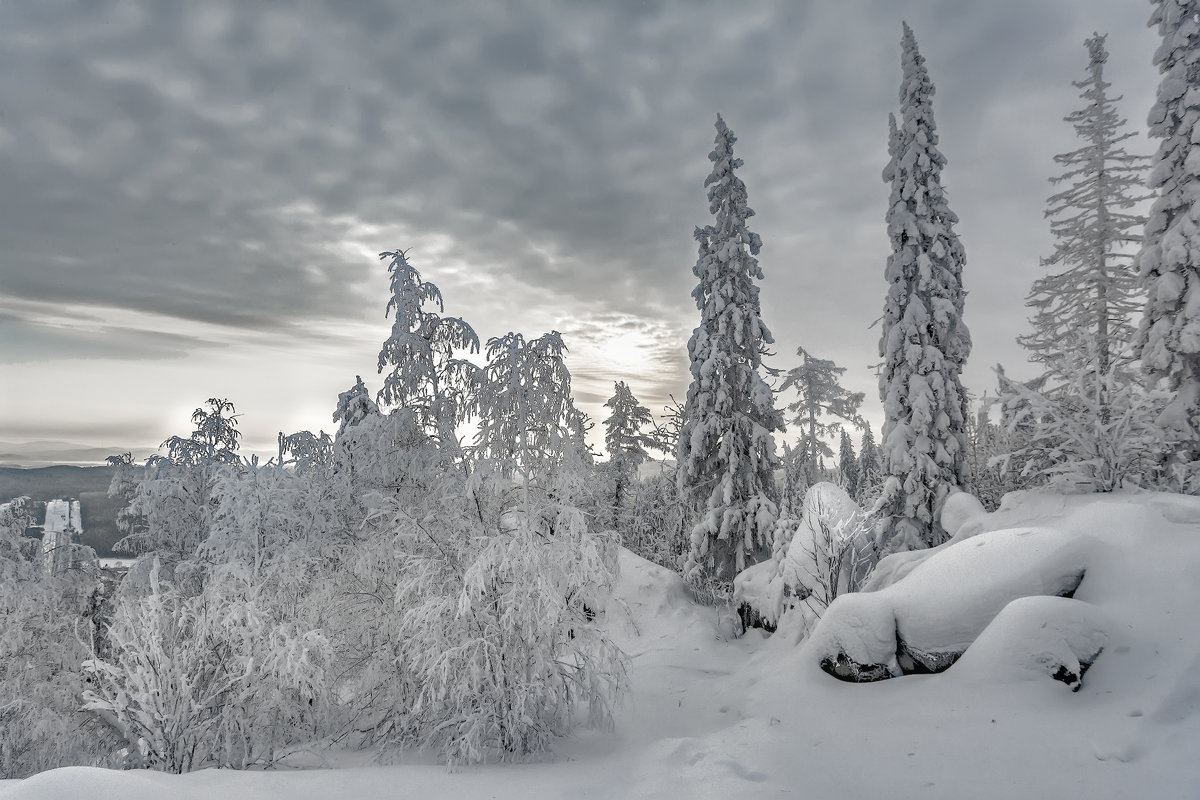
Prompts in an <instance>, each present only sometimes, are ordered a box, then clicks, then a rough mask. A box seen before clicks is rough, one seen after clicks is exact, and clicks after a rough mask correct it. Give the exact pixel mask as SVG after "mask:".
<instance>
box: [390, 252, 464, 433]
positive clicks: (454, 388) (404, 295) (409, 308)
mask: <svg viewBox="0 0 1200 800" xmlns="http://www.w3.org/2000/svg"><path fill="white" fill-rule="evenodd" d="M379 258H380V259H391V263H389V265H388V272H390V273H391V276H392V277H391V290H392V296H391V299H389V300H388V304H387V310H386V312H385V313H391V311H392V310H393V309H395V311H396V317H395V320H394V322H393V323H392V334H391V336H389V337H388V338H387V340H386V341H385V342H384V343H383V348H382V349H380V351H379V371H380V372H383V371H384V369H385V368H389V367H390V371H389V372H388V373H387V374H386V375H385V376H384V379H383V388H382V389H380V390H379V400H380V402H381V403H384V404H387V405H394V406H399V407H401V408H408V409H411V410H412V411H413V412H414V413H415V414H416V415H417V419H418V421H419V422H420V423H421V424H422V425H423V426H424V427H425V428H426V429H427V430H429V431H430V432H431V433H434V434H436V435H437V437H438V440H439V441H440V442H441V443H442V446H443V447H446V448H449V450H450V452H452V453H454V454H457V453H458V452H459V446H458V435H457V434H456V433H455V429H456V428H457V426H458V425H459V423H461V422H463V421H465V418H466V414H467V403H466V401H465V398H466V395H467V390H468V388H469V387H470V386H471V384H472V381H473V380H474V379H475V373H476V372H477V370H478V368H477V367H476V366H475V365H474V364H472V363H471V362H469V361H467V360H465V359H461V358H456V357H455V353H456V352H458V351H464V350H465V351H466V352H468V353H478V352H479V337H478V336H477V335H476V334H475V330H474V329H473V328H472V327H471V326H470V325H468V324H467V323H466V322H464V321H463V320H462V319H460V318H458V317H444V316H442V315H441V312H442V311H444V310H445V304H444V303H443V301H442V292H441V290H440V289H438V287H437V286H435V285H434V284H432V283H429V282H428V281H425V280H422V279H421V273H420V272H419V271H417V269H416V268H415V267H413V266H412V265H411V264H409V263H408V259H407V258H406V255H405V251H403V250H395V251H391V252H386V253H380V254H379ZM426 305H434V306H436V307H437V310H436V311H427V310H425V308H424V307H425V306H426Z"/></svg>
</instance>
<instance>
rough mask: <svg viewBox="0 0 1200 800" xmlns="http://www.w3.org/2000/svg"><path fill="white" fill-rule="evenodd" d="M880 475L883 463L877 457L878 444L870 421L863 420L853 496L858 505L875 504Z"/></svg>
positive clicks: (867, 506) (881, 474)
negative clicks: (855, 492) (855, 490)
mask: <svg viewBox="0 0 1200 800" xmlns="http://www.w3.org/2000/svg"><path fill="white" fill-rule="evenodd" d="M882 477H883V463H882V461H881V460H880V457H879V445H877V444H875V434H874V432H873V431H872V430H871V423H869V422H866V421H864V422H863V436H862V442H861V443H860V444H859V448H858V493H857V494H856V495H855V496H854V499H855V501H856V502H857V503H858V504H859V505H860V506H862V507H863V508H870V507H871V506H872V505H874V504H875V498H876V497H877V496H878V494H879V488H880V482H881V480H882Z"/></svg>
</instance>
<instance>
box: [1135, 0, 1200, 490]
mask: <svg viewBox="0 0 1200 800" xmlns="http://www.w3.org/2000/svg"><path fill="white" fill-rule="evenodd" d="M1150 24H1151V25H1158V31H1159V34H1160V35H1161V36H1162V45H1161V46H1160V47H1159V49H1158V51H1157V52H1156V53H1155V54H1154V63H1155V64H1156V65H1157V66H1158V69H1159V72H1161V73H1162V81H1161V82H1160V83H1159V87H1158V98H1157V102H1156V103H1155V104H1154V107H1153V108H1152V109H1151V111H1150V118H1149V123H1150V135H1151V136H1156V137H1158V138H1160V139H1161V140H1162V142H1161V143H1160V144H1159V147H1158V153H1157V154H1156V156H1155V157H1154V168H1153V170H1152V171H1151V174H1150V188H1151V189H1152V190H1154V191H1155V192H1156V194H1157V196H1156V198H1155V200H1154V204H1153V206H1152V207H1151V210H1150V216H1149V219H1148V220H1147V222H1146V231H1145V235H1144V238H1143V243H1142V249H1141V251H1140V252H1139V253H1138V255H1137V260H1136V263H1137V267H1138V269H1139V272H1140V275H1141V280H1142V285H1143V286H1144V288H1145V290H1146V293H1147V298H1146V308H1145V315H1144V316H1143V317H1142V320H1141V324H1140V325H1139V327H1138V332H1137V337H1136V341H1135V352H1136V353H1137V354H1138V355H1139V356H1140V357H1141V360H1142V369H1143V370H1144V371H1145V372H1146V373H1147V374H1148V375H1149V376H1151V377H1152V378H1155V379H1158V380H1161V381H1163V382H1164V383H1165V384H1166V387H1167V388H1168V389H1170V390H1171V391H1173V392H1175V397H1174V399H1173V400H1172V401H1171V403H1170V405H1169V406H1168V407H1167V410H1166V411H1165V412H1164V413H1163V414H1162V415H1161V416H1160V417H1159V426H1160V427H1161V428H1162V429H1163V435H1164V437H1165V438H1167V439H1168V440H1169V441H1172V442H1174V443H1175V451H1176V452H1175V458H1174V463H1173V464H1172V472H1173V473H1174V476H1175V480H1176V482H1177V484H1178V486H1179V487H1180V488H1183V489H1185V490H1190V491H1194V490H1195V489H1196V488H1197V486H1196V484H1197V477H1196V476H1197V472H1198V470H1197V469H1196V466H1195V462H1196V461H1197V460H1200V256H1197V254H1198V253H1200V2H1196V0H1156V2H1155V3H1154V11H1153V12H1152V14H1151V17H1150Z"/></svg>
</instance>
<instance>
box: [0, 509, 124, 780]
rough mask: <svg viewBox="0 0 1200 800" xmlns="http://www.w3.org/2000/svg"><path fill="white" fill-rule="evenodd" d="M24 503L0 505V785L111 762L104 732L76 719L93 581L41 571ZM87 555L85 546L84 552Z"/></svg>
mask: <svg viewBox="0 0 1200 800" xmlns="http://www.w3.org/2000/svg"><path fill="white" fill-rule="evenodd" d="M32 521H33V518H32V508H31V503H30V502H29V499H28V498H26V497H19V498H16V499H14V500H12V501H10V502H8V503H4V504H2V505H0V621H2V624H0V779H4V778H23V777H25V776H27V775H31V774H33V773H35V772H40V771H42V770H46V769H52V768H54V767H58V766H61V765H63V764H93V765H98V766H107V765H109V764H111V763H113V761H112V759H111V758H110V757H109V755H108V754H109V753H111V752H112V750H114V749H115V747H114V742H113V740H112V738H111V737H110V736H109V735H108V734H107V732H106V731H104V730H101V729H96V728H94V727H93V726H90V725H86V724H85V723H86V722H87V718H86V715H83V714H80V713H79V698H80V693H81V692H82V691H83V688H84V680H83V676H82V675H81V674H80V672H79V670H78V664H79V663H80V662H81V661H82V660H83V659H84V658H85V657H86V653H87V645H86V644H85V642H86V641H88V639H89V638H90V635H91V626H90V623H89V620H88V616H89V615H90V614H91V612H92V610H93V601H94V594H95V591H96V589H97V581H96V579H95V576H94V575H91V574H87V573H79V572H67V573H65V574H62V575H52V574H50V573H48V572H47V571H46V570H45V569H43V565H42V552H41V548H40V547H39V546H38V545H39V544H40V543H39V542H38V541H37V540H36V539H27V538H25V536H24V533H25V528H26V526H28V525H29V524H30V523H31V522H32ZM89 549H90V548H89Z"/></svg>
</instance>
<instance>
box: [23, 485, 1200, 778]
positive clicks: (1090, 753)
mask: <svg viewBox="0 0 1200 800" xmlns="http://www.w3.org/2000/svg"><path fill="white" fill-rule="evenodd" d="M971 516H972V523H973V524H975V525H976V526H977V527H978V528H979V530H978V533H977V535H975V536H971V537H968V538H964V539H961V540H960V541H957V542H955V543H953V544H951V545H950V546H949V547H944V548H939V549H938V551H937V552H936V553H935V555H933V556H931V557H930V558H929V559H927V560H926V561H925V562H924V563H923V564H921V565H919V566H917V567H916V568H914V570H913V571H912V572H911V573H910V574H909V575H908V577H906V578H903V579H901V580H900V581H898V582H896V583H895V584H893V585H892V587H891V588H889V589H882V590H880V591H879V592H876V593H874V595H875V597H876V598H877V599H876V600H874V601H866V602H867V603H868V604H871V603H874V604H875V605H872V606H871V608H872V609H875V608H877V606H878V603H880V602H881V601H880V600H879V599H878V598H880V597H882V598H884V599H888V602H889V603H890V604H891V605H892V606H893V607H894V608H901V607H902V608H904V609H907V612H906V613H909V614H911V615H912V617H913V619H914V620H919V621H920V623H921V624H922V625H928V626H929V628H930V631H931V632H930V634H929V635H931V636H932V635H934V634H937V635H938V636H944V637H945V639H946V640H947V641H948V640H951V639H953V641H954V643H956V644H961V643H962V641H964V640H966V639H970V638H972V637H976V638H974V643H973V644H972V645H971V646H970V647H969V648H968V649H967V651H966V654H965V655H964V656H963V657H962V658H961V659H960V660H959V661H958V662H957V663H956V664H955V665H954V666H952V667H950V669H949V670H947V671H946V672H943V673H941V674H937V675H913V676H906V677H899V678H893V679H891V680H885V681H881V682H878V683H870V684H852V683H844V682H842V681H839V680H836V679H834V678H832V677H830V676H829V675H826V674H825V673H824V672H823V671H821V669H820V667H819V649H818V647H817V645H818V644H819V641H817V639H816V637H817V636H818V635H820V628H818V630H817V631H814V633H813V638H812V640H806V641H804V642H802V643H801V644H800V645H798V646H797V645H796V643H795V640H794V636H789V635H788V634H787V627H786V625H784V626H782V627H781V628H780V632H779V633H777V634H776V635H774V636H772V637H770V638H766V637H765V636H764V635H763V634H761V633H760V632H758V631H751V632H750V633H748V634H747V635H746V636H744V637H743V638H741V639H736V640H722V639H720V638H718V637H717V635H716V633H715V632H716V631H717V630H718V629H719V627H720V623H722V622H723V618H722V617H721V616H720V615H718V614H717V612H716V611H714V609H712V608H711V607H703V606H699V605H697V604H696V603H694V602H693V601H692V599H691V598H690V596H689V594H688V592H687V591H686V589H685V588H684V586H683V584H682V582H681V581H680V580H679V578H678V577H676V576H675V575H674V574H673V573H670V572H668V571H666V570H663V569H661V568H659V567H656V566H654V565H652V564H650V563H649V562H647V561H644V560H642V559H639V558H637V557H636V556H634V555H632V554H630V553H628V552H622V555H621V579H620V583H619V585H618V590H617V593H618V602H616V603H613V604H611V605H610V606H609V608H608V610H607V612H606V615H607V621H606V624H607V625H608V626H609V629H610V630H611V632H612V635H613V637H614V638H615V639H616V641H617V643H618V644H619V645H620V646H621V647H622V648H624V649H625V651H626V652H627V653H628V655H629V658H630V680H631V684H632V696H631V698H630V702H628V703H627V705H626V706H625V708H624V709H623V710H622V711H621V712H620V713H619V715H618V720H617V730H616V731H615V732H614V733H611V734H609V733H601V732H596V731H586V730H584V731H580V732H579V733H578V734H577V735H576V736H575V737H574V738H572V739H570V740H567V741H564V742H563V743H562V744H561V746H560V747H559V751H558V758H557V759H556V760H553V761H549V762H543V763H533V764H516V765H485V766H481V767H473V768H467V769H460V770H457V771H450V770H447V769H446V768H445V767H442V766H438V765H436V764H431V763H429V761H428V759H427V758H424V757H418V756H413V757H412V758H411V759H410V760H409V761H410V763H406V764H400V765H397V766H387V767H378V766H363V763H364V761H365V757H364V756H362V755H358V754H355V755H340V756H338V755H326V756H325V758H327V759H328V761H329V762H330V763H331V764H333V765H336V766H338V767H340V768H338V769H312V770H294V771H289V770H277V771H272V772H232V771H214V770H206V771H202V772H198V773H193V774H191V775H185V776H174V775H162V774H156V773H148V772H124V773H122V772H108V771H103V770H94V769H84V768H68V769H60V770H54V771H51V772H47V773H42V774H41V775H36V776H34V777H32V778H29V779H27V780H25V781H20V782H17V781H14V782H8V783H6V784H3V785H0V800H17V798H64V799H65V798H71V799H72V800H74V798H79V797H89V798H96V799H97V800H105V799H106V798H113V799H114V800H151V798H153V799H154V800H158V798H163V797H171V798H181V799H182V800H188V799H189V798H197V799H199V798H211V797H219V798H222V800H258V799H260V798H288V800H293V799H295V800H305V799H306V798H314V799H315V798H328V797H339V798H360V797H363V798H365V797H411V798H498V799H499V800H509V799H511V800H516V798H522V799H523V798H595V799H602V798H614V799H616V798H621V799H622V800H624V799H625V798H647V797H653V798H721V799H722V800H728V799H729V798H733V797H739V798H773V797H789V796H790V797H799V798H814V799H817V800H819V799H821V798H875V797H878V798H885V797H886V798H922V800H931V799H932V800H936V799H937V798H955V800H961V798H972V800H989V799H990V798H995V799H996V800H1001V799H1003V800H1010V799H1011V798H1087V800H1099V799H1103V798H1130V797H1162V798H1196V797H1200V757H1198V756H1197V753H1200V626H1198V625H1197V624H1196V609H1197V608H1200V580H1197V577H1196V576H1197V575H1200V498H1193V497H1181V496H1168V495H1153V494H1146V495H1131V494H1125V495H1109V496H1090V497H1085V496H1076V497H1061V496H1039V495H1032V494H1031V495H1024V496H1021V497H1017V498H1010V502H1008V503H1006V504H1005V506H1004V507H1003V509H1002V510H1001V511H999V512H996V513H994V514H986V515H979V514H974V515H971ZM1026 542H1028V543H1029V546H1028V547H1024V546H1023V543H1026ZM956 551H957V552H956ZM1035 551H1036V552H1035ZM993 556H994V557H993ZM939 562H941V563H939ZM1074 565H1082V566H1084V567H1085V568H1086V575H1085V577H1084V580H1083V583H1082V584H1081V585H1080V586H1079V588H1078V591H1077V592H1076V593H1075V597H1074V599H1066V598H1058V597H1047V596H1044V593H1043V594H1041V595H1039V593H1038V592H1031V594H1032V595H1033V596H1029V597H1027V598H1025V599H1017V600H1015V601H1014V602H1007V603H1004V604H1002V603H1000V601H999V600H996V601H995V602H991V601H990V600H989V601H988V602H989V603H991V605H990V606H989V610H988V611H987V612H986V613H985V611H984V610H982V606H983V605H987V603H985V602H984V600H982V599H980V598H993V597H997V596H999V594H1003V593H1004V592H1008V593H1011V590H1012V589H1013V588H1014V587H1016V588H1018V589H1021V590H1025V589H1029V588H1032V589H1037V588H1038V587H1037V586H1034V585H1033V584H1034V583H1036V581H1037V580H1041V581H1042V582H1043V586H1042V589H1045V588H1046V587H1045V578H1046V575H1047V574H1049V575H1050V576H1051V577H1053V576H1055V575H1057V574H1058V573H1059V572H1061V568H1063V567H1073V566H1074ZM923 573H924V575H925V577H924V578H922V574H923ZM1004 576H1007V577H1004ZM1022 582H1023V583H1022ZM1052 583H1053V581H1051V584H1052ZM906 584H908V585H909V587H910V588H905V586H906ZM1018 584H1019V585H1018ZM997 586H1003V587H1006V588H1005V589H1004V592H1001V591H1000V590H999V589H997ZM913 587H920V588H913ZM1050 588H1053V587H1052V586H1051V587H1050ZM1050 593H1052V592H1050ZM926 594H927V595H928V596H925V595H926ZM871 596H872V595H871V594H859V595H845V596H843V597H842V598H839V599H838V600H837V601H836V602H835V604H834V607H833V608H834V609H836V608H837V607H839V606H841V605H846V604H854V603H856V602H859V603H861V602H863V598H869V597H871ZM939 603H944V605H940V606H939V605H938V604H939ZM995 606H1000V607H999V608H996V609H995V612H994V613H995V618H994V619H992V620H986V619H984V618H983V617H986V616H987V613H993V612H991V611H990V608H993V607H995ZM960 609H961V610H962V612H963V613H962V617H963V619H962V620H955V616H956V612H957V611H958V610H960ZM918 612H919V613H918ZM829 613H830V614H832V613H834V612H833V611H830V612H829ZM838 613H840V612H838ZM939 620H940V621H939ZM784 622H785V623H786V615H785V619H784ZM943 626H950V627H943ZM891 636H892V637H893V641H894V631H892V632H891ZM1098 647H1103V651H1102V652H1101V653H1100V655H1099V656H1098V657H1097V658H1096V660H1095V663H1094V665H1093V666H1092V667H1091V669H1089V670H1088V671H1087V672H1086V674H1085V675H1084V677H1083V682H1082V686H1080V688H1079V691H1078V692H1072V691H1071V689H1070V688H1069V687H1068V686H1067V685H1065V684H1064V683H1062V682H1059V681H1055V680H1052V679H1051V678H1050V677H1049V675H1048V674H1047V669H1046V665H1048V664H1051V663H1063V662H1064V661H1067V662H1069V661H1070V659H1071V658H1076V659H1079V658H1080V657H1081V656H1084V657H1088V656H1090V655H1091V654H1092V653H1094V650H1095V649H1096V648H1098Z"/></svg>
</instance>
